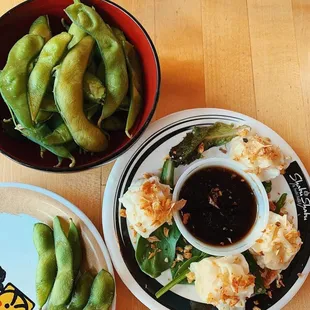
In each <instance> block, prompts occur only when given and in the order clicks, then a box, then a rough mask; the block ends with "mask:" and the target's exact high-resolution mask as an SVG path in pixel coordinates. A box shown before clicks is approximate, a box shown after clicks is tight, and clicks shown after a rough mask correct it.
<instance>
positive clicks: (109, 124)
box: [102, 112, 126, 131]
mask: <svg viewBox="0 0 310 310" xmlns="http://www.w3.org/2000/svg"><path fill="white" fill-rule="evenodd" d="M125 124H126V116H125V115H123V113H120V112H116V113H115V114H113V115H111V116H109V117H108V118H106V119H105V120H104V122H102V129H104V130H107V131H118V130H124V129H125Z"/></svg>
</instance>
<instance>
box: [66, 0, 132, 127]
mask: <svg viewBox="0 0 310 310" xmlns="http://www.w3.org/2000/svg"><path fill="white" fill-rule="evenodd" d="M65 12H66V13H67V15H68V16H69V18H70V19H71V20H72V22H74V23H75V24H76V25H78V26H79V27H81V28H82V29H83V30H84V31H85V32H87V33H88V34H90V35H91V36H92V37H93V38H94V39H95V40H96V42H97V45H98V47H99V49H100V53H101V56H102V59H103V61H104V67H105V86H106V91H107V96H106V99H105V104H104V106H103V107H102V113H101V117H100V119H99V121H98V126H99V127H100V124H101V122H102V120H103V119H105V118H107V117H109V116H110V115H112V114H113V113H114V112H115V111H116V110H117V108H118V107H119V105H120V104H121V103H122V101H123V99H124V97H125V95H126V94H127V91H128V75H127V69H126V61H125V56H124V52H123V50H122V46H121V44H120V42H119V41H118V40H117V39H116V37H115V35H114V33H113V31H112V30H111V29H110V27H109V26H107V24H106V23H105V22H104V21H103V20H102V18H101V17H100V15H99V14H98V13H97V12H96V11H95V10H93V9H92V8H91V7H89V6H87V5H84V4H82V3H79V2H78V1H76V2H75V3H74V4H72V5H70V6H68V7H67V8H66V9H65Z"/></svg>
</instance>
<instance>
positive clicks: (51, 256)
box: [33, 223, 57, 309]
mask: <svg viewBox="0 0 310 310" xmlns="http://www.w3.org/2000/svg"><path fill="white" fill-rule="evenodd" d="M33 242H34V245H35V248H36V250H37V252H38V255H39V262H38V266H37V271H36V295H37V305H38V307H39V308H40V309H41V308H42V307H43V306H44V305H45V303H46V301H47V299H48V297H49V295H50V293H51V291H52V287H53V285H54V281H55V278H56V273H57V264H56V256H55V246H54V236H53V231H52V230H51V228H50V227H49V226H47V225H45V224H43V223H37V224H35V225H34V229H33Z"/></svg>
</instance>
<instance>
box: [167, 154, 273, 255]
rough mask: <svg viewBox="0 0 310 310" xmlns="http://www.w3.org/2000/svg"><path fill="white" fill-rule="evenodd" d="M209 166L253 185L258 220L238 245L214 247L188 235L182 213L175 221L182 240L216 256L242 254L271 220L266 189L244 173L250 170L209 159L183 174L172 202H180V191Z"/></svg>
mask: <svg viewBox="0 0 310 310" xmlns="http://www.w3.org/2000/svg"><path fill="white" fill-rule="evenodd" d="M207 167H223V168H227V169H230V170H232V171H235V172H236V173H237V174H239V175H241V176H242V177H243V178H244V179H245V180H246V181H247V182H248V184H249V185H250V186H251V188H252V190H253V193H254V195H255V197H256V201H257V214H256V219H255V222H254V224H253V226H252V228H251V230H250V231H249V232H248V234H247V235H246V236H245V237H244V238H243V239H241V240H240V241H238V242H236V243H233V244H231V245H226V246H213V245H209V244H206V243H204V242H202V241H201V240H199V239H197V238H196V237H195V236H194V235H192V234H191V233H190V232H189V230H188V229H187V228H186V227H185V225H184V224H183V222H182V217H181V215H180V212H179V211H177V212H175V213H174V215H173V217H174V220H175V222H176V224H177V226H178V228H179V230H180V232H181V234H182V235H183V237H184V238H185V239H186V240H187V241H188V242H189V243H191V244H192V245H193V246H194V247H196V248H197V249H199V250H200V251H202V252H204V253H207V254H210V255H214V256H228V255H234V254H238V253H242V252H244V251H246V250H248V249H249V248H250V247H251V246H252V245H254V243H255V241H256V240H257V239H259V238H260V236H261V235H262V231H263V230H264V229H265V228H266V226H267V223H268V218H269V201H268V196H267V193H266V190H265V188H264V186H263V184H262V182H261V181H260V180H259V178H258V177H257V176H256V175H255V174H252V173H248V172H246V171H245V170H246V169H247V168H246V167H245V166H243V165H241V164H240V163H238V162H236V161H234V160H231V159H225V158H207V159H201V160H198V161H197V162H194V163H193V164H191V165H190V166H189V167H188V168H187V169H186V170H185V171H184V173H183V174H182V175H181V177H180V178H179V180H178V181H177V184H176V186H175V188H174V192H173V201H177V200H179V199H180V198H181V197H179V194H180V190H181V189H182V187H183V185H184V183H185V182H186V180H187V179H188V178H189V177H190V176H191V175H192V174H193V173H195V172H196V171H198V170H200V169H203V168H207Z"/></svg>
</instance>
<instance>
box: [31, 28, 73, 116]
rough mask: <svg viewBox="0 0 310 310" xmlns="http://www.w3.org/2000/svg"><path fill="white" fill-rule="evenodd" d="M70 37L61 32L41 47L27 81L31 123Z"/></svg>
mask: <svg viewBox="0 0 310 310" xmlns="http://www.w3.org/2000/svg"><path fill="white" fill-rule="evenodd" d="M71 38H72V36H71V35H70V34H68V33H67V32H62V33H60V34H58V35H57V36H55V37H53V38H51V39H50V40H49V41H48V42H47V43H46V44H45V45H44V47H43V49H42V51H41V53H40V56H39V58H38V61H37V63H36V65H35V66H34V68H33V70H32V71H31V74H30V77H29V81H28V100H29V108H30V112H31V118H32V120H33V121H35V120H36V117H37V115H38V113H39V110H40V106H41V102H42V100H43V97H44V95H45V93H46V90H47V88H48V85H49V82H50V79H51V73H52V70H53V68H54V67H55V66H56V64H57V63H58V62H59V61H60V60H61V59H62V57H63V55H64V52H65V51H66V48H67V45H68V43H69V42H70V40H71Z"/></svg>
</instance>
